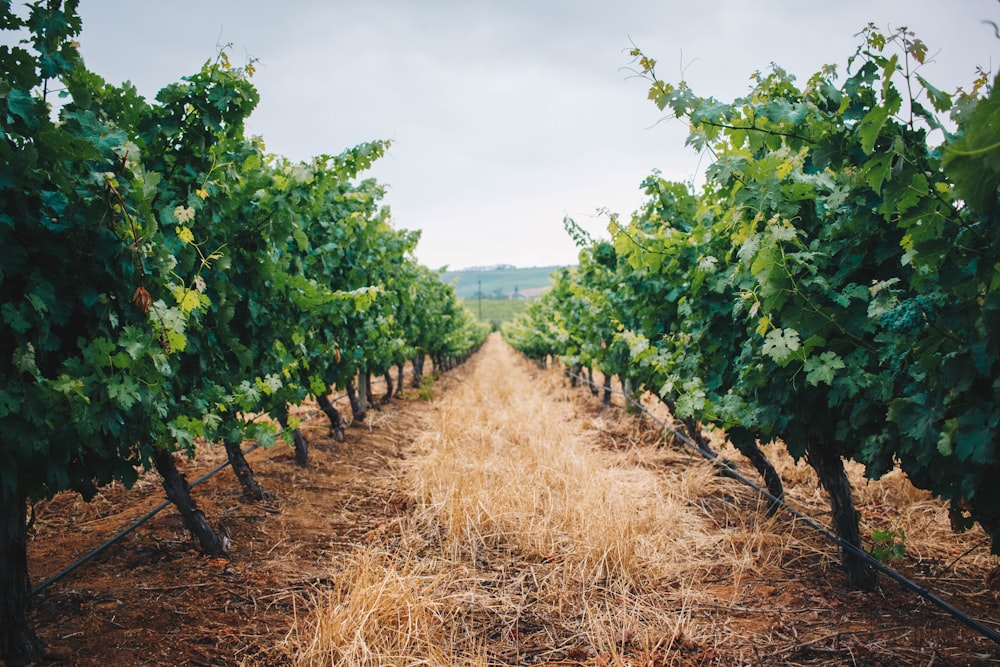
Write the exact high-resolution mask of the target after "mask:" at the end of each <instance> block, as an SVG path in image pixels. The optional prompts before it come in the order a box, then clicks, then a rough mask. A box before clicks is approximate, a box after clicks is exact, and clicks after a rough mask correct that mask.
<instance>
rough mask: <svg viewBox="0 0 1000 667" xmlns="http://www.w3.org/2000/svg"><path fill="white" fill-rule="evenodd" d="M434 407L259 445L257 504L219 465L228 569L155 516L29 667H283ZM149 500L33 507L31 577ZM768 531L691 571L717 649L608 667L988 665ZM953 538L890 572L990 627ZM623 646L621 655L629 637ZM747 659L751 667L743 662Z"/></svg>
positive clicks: (114, 554) (59, 598)
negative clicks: (738, 553) (746, 573)
mask: <svg viewBox="0 0 1000 667" xmlns="http://www.w3.org/2000/svg"><path fill="white" fill-rule="evenodd" d="M471 363H473V364H474V363H476V361H475V359H474V360H473V361H472V362H471ZM468 370H469V369H468V368H460V369H457V370H455V371H452V372H450V373H448V374H446V375H445V376H444V377H442V378H440V379H439V380H438V383H437V384H436V385H435V387H434V391H435V393H436V394H438V393H442V392H448V391H449V388H450V387H452V386H454V384H455V383H457V382H461V381H462V378H463V376H464V374H466V373H467V372H468ZM552 372H554V371H549V373H552ZM563 391H564V393H565V395H563V396H560V397H559V398H560V399H561V400H571V401H574V402H575V405H577V408H576V410H577V413H578V415H579V417H580V419H584V420H588V421H589V422H591V423H592V424H593V425H596V426H600V427H601V432H602V435H601V436H600V437H599V442H597V443H595V444H599V445H600V446H603V447H606V448H608V449H615V450H622V449H629V448H631V449H642V448H645V449H647V450H649V451H656V452H659V453H658V454H657V456H656V457H655V459H656V461H657V465H658V466H663V469H664V470H671V469H676V468H677V467H680V466H686V465H690V464H691V462H692V459H691V457H690V456H689V455H687V454H686V453H684V452H682V451H680V450H674V449H672V448H669V447H668V448H666V449H661V450H657V449H656V448H657V447H658V446H659V445H661V444H662V442H663V439H662V438H661V437H660V436H659V434H658V431H657V430H656V429H655V428H654V425H653V424H652V423H651V422H650V421H649V420H646V421H645V422H643V423H637V422H636V421H635V420H634V418H631V417H621V416H620V415H619V413H620V410H618V409H616V408H612V409H610V410H601V408H600V405H599V399H592V398H591V397H590V396H589V394H587V393H586V392H584V391H583V390H572V392H571V390H570V389H568V388H565V389H564V390H563ZM339 407H341V409H342V410H343V409H344V407H343V405H340V406H339ZM434 409H435V403H434V402H428V401H423V400H420V399H419V398H418V397H417V396H416V395H415V394H410V395H408V396H407V398H406V399H405V400H402V401H399V400H396V401H393V402H392V403H390V404H389V405H388V406H386V407H385V408H384V410H383V411H382V412H376V413H372V416H371V417H370V420H369V422H368V423H365V424H361V425H356V426H352V427H351V428H349V429H348V433H347V441H346V442H345V443H338V442H335V441H333V440H332V439H330V437H329V436H328V433H327V427H326V423H325V417H323V416H322V415H319V416H315V415H311V416H310V415H308V414H307V416H308V417H309V418H308V419H307V420H306V422H305V426H304V431H305V433H306V435H307V437H308V438H309V441H310V445H311V449H310V465H309V467H308V468H307V469H303V468H299V467H297V466H296V465H295V463H294V459H293V455H292V452H291V450H290V448H287V447H283V446H278V447H275V448H272V449H270V450H267V451H265V450H261V449H258V450H256V451H254V452H253V453H251V455H250V456H249V457H248V458H249V460H250V463H251V465H252V466H253V468H254V471H255V473H256V475H257V478H258V480H259V481H260V482H261V484H262V485H263V486H264V488H265V489H266V490H267V491H268V492H269V493H270V494H272V495H273V499H272V500H270V501H268V502H264V503H248V502H245V501H244V500H242V499H241V495H240V489H239V486H238V484H237V483H236V480H235V479H234V477H233V474H232V472H231V471H229V470H225V471H223V472H222V473H221V474H219V475H216V476H215V477H213V478H211V479H210V480H208V481H207V482H205V483H204V484H202V485H200V486H198V487H197V488H196V489H195V490H194V492H193V493H194V496H195V498H196V501H197V502H198V503H199V505H200V507H201V508H202V509H203V510H204V511H205V513H206V515H207V516H208V517H209V518H210V519H211V520H212V522H213V523H216V522H217V523H219V524H220V525H221V526H223V528H224V530H225V531H226V533H227V534H228V535H229V537H230V539H231V541H232V551H231V555H230V557H229V558H226V559H211V558H207V557H205V556H202V555H201V554H200V553H199V552H198V551H197V549H196V548H195V545H194V543H193V542H192V540H191V538H190V537H189V535H188V534H187V532H186V531H185V529H184V527H183V525H182V524H181V521H180V517H179V515H178V514H177V513H176V512H175V511H174V510H173V508H168V509H166V510H164V511H163V512H161V513H159V514H158V515H156V516H155V517H154V518H153V519H152V520H150V521H149V522H147V523H146V524H144V525H143V526H141V527H140V528H138V529H137V530H135V531H134V532H132V533H131V534H130V535H128V536H127V537H126V538H125V539H124V540H123V541H122V542H120V543H118V544H116V545H114V546H112V547H110V548H109V549H108V550H107V551H105V552H104V553H103V554H102V555H100V556H98V557H97V558H96V559H95V560H93V561H91V562H89V563H87V564H85V565H83V566H82V567H81V568H79V569H77V570H76V571H74V572H73V573H71V574H69V575H68V576H67V577H65V578H64V579H62V580H60V581H58V582H57V583H55V584H53V585H52V586H50V587H48V588H46V589H45V590H44V591H42V592H41V593H40V594H38V595H37V596H36V598H35V600H34V609H33V612H32V619H33V622H34V625H35V629H36V631H37V632H38V634H39V635H40V637H41V638H42V639H43V640H44V641H45V642H46V643H47V644H48V652H47V654H46V656H45V658H44V659H43V660H40V661H39V663H38V664H39V665H79V666H81V667H83V666H91V665H93V666H97V665H102V666H103V665H247V666H255V665H256V666H260V665H281V664H289V662H290V660H291V656H289V655H287V654H285V653H283V652H282V650H281V649H279V648H276V647H278V646H279V645H280V644H281V642H282V641H283V640H284V639H285V638H286V637H287V636H288V634H289V632H290V629H291V628H292V626H293V623H294V621H295V619H296V618H301V617H303V616H305V615H308V614H309V611H310V610H309V609H307V608H306V605H307V604H308V600H310V599H311V593H312V592H313V591H315V590H316V587H317V586H322V585H323V584H325V583H327V580H328V579H329V577H330V576H331V574H330V568H329V563H330V561H331V559H332V560H336V559H337V557H338V554H348V553H350V552H352V551H354V550H355V549H356V547H357V546H358V545H365V544H384V543H385V542H386V539H387V537H388V536H389V534H391V533H393V532H394V531H398V530H399V525H400V522H399V518H400V517H401V516H403V515H405V514H406V513H407V512H409V511H410V509H411V504H412V503H411V501H409V500H408V499H407V497H406V496H405V495H404V494H403V492H402V491H401V490H400V489H401V488H402V487H401V485H400V483H399V478H398V475H399V473H398V470H397V466H395V463H396V462H398V461H400V460H401V459H402V458H404V457H405V456H407V453H408V451H409V447H410V445H411V444H412V443H413V442H414V441H415V440H416V439H417V437H418V436H419V434H420V433H421V432H422V429H424V428H426V424H427V423H428V420H429V416H430V415H431V414H432V412H433V411H434ZM223 459H224V452H223V451H222V450H221V448H215V449H206V450H205V451H204V452H200V453H199V457H198V458H197V459H196V460H195V461H193V462H184V463H183V466H184V468H183V469H184V471H185V474H186V475H187V476H188V479H189V480H193V479H194V478H196V477H197V476H198V475H200V474H201V473H202V472H203V471H205V470H208V469H211V468H213V467H214V466H215V465H217V464H218V463H219V462H221V461H222V460H223ZM809 484H810V483H809V482H805V483H803V484H802V485H801V486H802V487H803V489H805V490H804V491H803V492H802V493H801V494H800V495H801V497H803V498H806V501H808V498H810V497H812V498H813V499H814V502H813V504H812V506H810V507H809V510H810V514H812V515H813V516H817V517H818V518H820V519H821V520H823V521H825V520H826V518H827V517H826V515H825V514H824V505H823V502H822V498H821V497H820V494H819V493H818V492H816V491H815V488H814V485H813V487H812V488H810V487H809ZM790 486H793V484H790ZM719 488H722V489H723V490H722V491H716V492H715V493H714V494H713V495H709V496H706V497H705V498H704V499H703V501H702V503H703V506H704V509H705V511H706V512H707V513H709V514H710V515H711V516H713V517H716V518H717V524H718V526H717V527H718V530H719V531H726V530H728V529H729V528H730V527H731V526H732V525H734V524H736V523H738V522H739V521H741V519H739V517H740V516H746V515H747V514H748V513H749V514H753V513H755V512H759V511H760V509H761V503H760V502H759V501H758V500H757V499H756V498H755V496H754V493H753V492H752V491H750V490H747V489H745V488H744V487H741V486H739V485H737V484H736V483H729V482H728V481H727V482H726V483H725V485H723V486H721V487H719ZM869 496H874V494H869V495H868V496H866V497H869ZM162 498H163V494H162V490H161V488H160V486H159V484H158V481H157V480H156V479H155V478H153V477H151V478H149V479H144V480H142V481H141V482H140V483H139V484H138V485H137V486H136V487H135V488H133V489H131V490H125V489H123V488H120V487H112V488H109V489H107V490H105V492H104V493H102V494H101V495H100V496H99V497H98V498H96V499H95V500H94V501H92V502H91V503H84V502H83V501H81V500H80V499H79V498H78V497H74V496H71V495H62V496H59V497H57V498H55V499H53V500H52V501H49V502H45V503H39V504H37V505H36V506H35V524H34V531H33V538H32V541H31V543H30V545H29V560H30V564H29V567H30V571H31V572H32V574H33V579H34V581H35V582H39V581H42V580H43V579H45V578H46V577H48V576H51V575H52V574H54V573H56V572H58V571H59V570H61V569H62V568H63V567H65V566H66V565H68V564H69V563H71V562H73V561H74V560H75V559H76V558H78V557H79V556H81V555H82V554H84V553H87V552H88V551H90V550H91V549H93V548H95V547H96V546H98V545H100V544H102V543H103V542H104V541H105V540H107V539H108V538H109V537H111V536H112V535H114V534H115V533H116V532H117V531H119V530H121V529H122V528H123V527H125V526H127V525H129V524H131V523H132V522H133V521H135V520H136V519H138V518H139V517H141V516H143V515H144V514H145V513H146V512H148V511H149V509H151V508H152V507H155V506H156V505H158V504H159V503H160V502H162ZM862 505H863V506H862V507H861V511H862V512H863V513H864V514H865V515H866V516H873V515H874V516H876V517H878V516H890V517H891V516H893V515H894V514H895V513H898V512H899V511H900V508H896V507H880V506H877V505H873V504H871V503H870V502H869V503H868V504H864V503H862ZM767 525H769V526H770V529H771V530H773V531H774V533H776V534H781V535H785V536H786V537H782V539H783V540H786V541H787V542H788V544H789V545H790V548H789V549H788V550H786V552H785V554H784V556H783V557H782V562H781V570H780V571H781V572H782V573H783V574H782V576H781V577H778V578H775V577H769V578H768V579H766V580H762V579H760V578H757V579H754V578H741V579H740V580H739V583H738V584H736V583H734V581H733V579H732V577H730V576H729V574H730V573H728V572H727V571H726V566H725V565H722V564H713V563H705V564H703V565H704V568H703V571H704V576H703V577H702V580H701V581H700V582H699V585H700V586H702V587H703V588H704V590H710V591H714V592H715V598H716V599H717V600H718V604H701V605H700V606H699V607H698V608H687V609H683V610H678V612H679V613H683V614H685V615H687V616H689V617H691V618H694V619H701V618H705V619H711V621H712V622H713V623H716V624H718V625H719V627H725V628H726V632H725V633H724V634H720V636H719V637H718V638H717V640H716V641H707V640H705V638H703V637H699V638H690V639H685V638H684V637H680V638H677V639H676V640H675V641H674V643H673V646H672V648H671V649H670V651H669V652H668V653H666V656H667V657H664V655H663V654H658V655H657V656H655V657H654V656H651V655H646V656H643V655H639V654H633V655H628V654H629V652H628V651H627V650H625V651H623V653H624V654H625V656H626V657H625V658H624V659H619V660H621V662H620V664H629V665H649V666H650V667H659V666H662V665H667V664H674V665H682V666H687V665H730V664H762V665H852V664H856V665H869V666H875V665H910V664H912V665H928V666H929V665H934V666H937V667H940V666H942V665H977V664H1000V646H998V645H996V644H995V643H993V642H992V641H990V640H988V639H984V638H982V637H980V636H978V635H977V634H975V633H973V632H971V631H969V630H967V629H966V628H964V627H963V626H961V625H959V624H958V623H957V622H956V621H954V620H953V619H952V618H951V617H950V616H947V615H946V614H944V613H942V612H941V611H939V610H938V609H937V608H936V607H934V606H932V605H930V604H928V603H927V602H925V601H923V600H921V599H920V598H919V597H917V596H916V595H914V594H913V593H910V592H908V591H906V590H904V589H902V588H901V587H900V586H898V585H897V584H894V583H892V582H888V581H886V580H885V578H884V577H883V578H881V587H880V589H879V590H878V591H876V592H875V593H857V592H851V591H849V590H847V588H846V585H845V579H846V578H845V576H844V574H843V573H842V571H841V568H840V567H839V564H838V563H837V553H836V550H835V548H834V547H832V546H831V545H829V544H828V543H826V542H825V541H824V540H823V539H822V538H821V537H818V536H817V535H816V534H815V533H814V532H812V531H810V530H809V529H807V528H805V527H803V526H801V525H795V524H794V522H793V521H792V520H790V519H787V518H781V517H779V518H777V519H775V520H774V522H773V523H771V524H767ZM789 535H790V537H789ZM967 543H968V542H959V541H956V542H955V544H954V545H952V546H950V547H946V548H943V549H942V550H940V551H936V552H934V553H928V554H926V555H919V554H918V555H917V557H911V558H908V559H906V560H905V561H903V562H902V563H895V564H894V566H896V567H898V568H899V569H900V570H901V571H902V572H904V573H905V574H907V575H908V576H912V577H914V578H915V579H917V580H918V582H920V583H921V584H922V585H924V586H927V587H929V588H931V589H933V590H934V591H935V592H936V593H937V594H938V595H940V596H941V597H943V598H945V599H947V600H949V601H951V602H952V603H953V604H955V605H956V606H958V607H959V608H961V609H963V610H966V611H968V612H970V613H971V614H972V615H973V616H975V617H977V618H979V619H981V620H983V621H984V622H986V623H987V624H988V625H990V626H991V627H994V628H1000V622H996V619H1000V603H998V597H997V594H996V593H995V592H994V591H993V590H990V587H989V585H988V583H987V575H988V573H989V570H990V567H991V566H992V562H993V561H992V559H990V558H989V557H986V556H982V555H981V554H983V553H984V552H985V551H986V547H985V546H980V547H979V549H978V552H977V553H979V554H980V556H979V557H976V558H973V556H963V555H962V552H963V551H965V550H966V547H965V545H966V544H967ZM948 554H954V556H953V557H949V556H948ZM973 555H975V554H973ZM952 561H954V562H952ZM500 570H502V571H503V572H507V573H509V575H510V576H511V577H516V576H518V572H519V568H518V567H515V566H513V565H512V564H511V566H510V567H503V568H500V569H499V570H498V571H500ZM498 585H499V584H498ZM522 632H523V629H522ZM576 639H578V638H573V637H556V638H553V641H552V643H551V645H549V646H548V647H547V648H548V650H546V651H544V652H542V651H539V652H533V653H532V654H530V655H525V654H522V656H521V660H522V661H523V662H519V663H518V664H547V665H608V664H616V663H615V662H613V661H612V660H611V659H610V658H609V657H608V656H602V655H594V654H593V652H592V651H589V650H588V647H587V646H586V645H582V644H581V643H580V642H579V641H575V640H576ZM622 644H623V646H624V645H627V638H624V637H623V640H622ZM748 655H753V656H755V657H754V658H753V659H752V660H750V661H749V662H748V661H747V658H746V656H748ZM737 656H739V661H737ZM496 664H501V663H496ZM0 667H2V663H0Z"/></svg>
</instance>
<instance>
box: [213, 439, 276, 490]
mask: <svg viewBox="0 0 1000 667" xmlns="http://www.w3.org/2000/svg"><path fill="white" fill-rule="evenodd" d="M223 444H224V445H225V447H226V456H227V457H228V458H229V465H230V466H231V467H232V469H233V473H235V475H236V479H237V480H239V482H240V486H241V487H243V497H244V498H247V499H249V500H264V499H265V498H266V497H267V494H266V493H265V492H264V487H262V486H261V485H260V484H259V483H258V482H257V479H256V478H255V477H254V475H253V469H252V468H251V467H250V464H249V463H247V459H246V457H245V456H243V450H242V449H241V445H242V444H243V443H242V442H240V441H238V440H230V439H229V438H226V439H225V440H224V441H223Z"/></svg>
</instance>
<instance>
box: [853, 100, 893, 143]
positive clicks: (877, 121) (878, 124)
mask: <svg viewBox="0 0 1000 667" xmlns="http://www.w3.org/2000/svg"><path fill="white" fill-rule="evenodd" d="M887 120H889V109H888V107H884V106H878V107H875V108H874V109H872V110H871V111H869V112H868V113H867V114H865V117H864V118H862V119H861V122H860V123H859V124H858V135H859V136H860V137H861V150H863V151H864V152H865V153H866V154H867V155H871V154H872V152H874V150H875V142H876V141H877V140H878V137H879V133H880V132H881V131H882V127H883V126H884V125H885V122H886V121H887Z"/></svg>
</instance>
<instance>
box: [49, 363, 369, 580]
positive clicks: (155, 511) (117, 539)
mask: <svg viewBox="0 0 1000 667" xmlns="http://www.w3.org/2000/svg"><path fill="white" fill-rule="evenodd" d="M372 379H373V381H375V382H383V383H384V382H385V378H384V377H380V376H376V377H374V378H372ZM344 398H347V392H344V393H343V394H340V395H338V396H335V397H334V398H331V399H330V402H331V403H336V402H337V401H340V400H342V399H344ZM320 412H322V411H321V410H316V411H314V412H310V413H309V414H307V415H306V416H305V417H303V418H302V421H308V420H310V419H312V418H313V417H315V416H316V415H318V414H319V413H320ZM260 446H261V445H260V443H259V442H258V443H257V444H255V445H253V446H251V447H248V448H247V450H246V451H245V452H243V455H244V456H246V455H247V454H249V453H250V452H252V451H254V450H255V449H257V448H258V447H260ZM228 466H229V460H228V459H227V460H226V461H225V462H224V463H220V464H219V465H218V466H216V467H215V468H213V469H212V470H209V471H208V472H207V473H205V474H204V475H202V476H201V477H199V478H198V479H196V480H195V481H193V482H191V483H190V484H189V485H188V489H193V488H194V487H196V486H198V485H199V484H201V483H202V482H204V481H206V480H208V479H210V478H212V477H214V476H215V475H217V474H218V473H220V472H222V471H223V470H225V469H226V468H227V467H228ZM170 505H171V502H170V501H169V500H164V501H163V502H162V503H160V504H159V505H157V506H156V507H154V508H153V509H151V510H150V511H149V512H147V513H146V514H145V515H144V516H142V517H141V518H140V519H138V520H137V521H135V522H134V523H132V524H131V525H129V526H128V527H126V528H123V529H122V530H121V531H119V532H118V533H117V534H116V535H115V536H114V537H112V538H111V539H110V540H108V541H107V542H105V543H104V544H102V545H100V546H99V547H97V548H96V549H93V550H92V551H90V552H89V553H87V554H86V555H84V556H81V557H80V558H79V559H78V560H77V561H75V562H74V563H72V564H70V565H67V566H66V567H65V568H63V569H62V570H60V571H59V572H57V573H56V574H54V575H52V576H51V577H49V578H48V579H46V580H44V581H42V582H41V583H39V584H38V585H37V586H35V587H34V588H32V589H31V595H35V594H37V593H40V592H41V591H43V590H45V589H46V588H48V587H49V586H51V585H52V584H54V583H56V582H57V581H59V580H60V579H62V578H63V577H65V576H66V575H68V574H70V573H71V572H73V571H74V570H76V569H77V568H79V567H80V566H81V565H84V564H86V563H88V562H90V561H91V560H93V559H94V558H96V557H97V556H100V555H101V554H102V553H104V552H105V551H106V550H107V549H108V548H110V547H112V546H114V545H115V544H117V543H119V542H121V541H122V540H123V539H125V538H126V537H127V536H128V534H129V533H131V532H132V531H134V530H136V529H137V528H139V527H140V526H141V525H142V524H144V523H146V522H147V521H149V520H150V519H152V518H153V517H154V516H156V515H157V514H159V513H160V512H162V511H163V510H165V509H166V508H167V507H169V506H170Z"/></svg>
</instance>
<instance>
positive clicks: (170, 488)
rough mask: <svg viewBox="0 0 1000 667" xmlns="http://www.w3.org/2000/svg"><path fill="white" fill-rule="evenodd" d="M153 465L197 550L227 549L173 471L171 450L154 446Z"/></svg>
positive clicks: (217, 553) (214, 551)
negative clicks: (195, 542)
mask: <svg viewBox="0 0 1000 667" xmlns="http://www.w3.org/2000/svg"><path fill="white" fill-rule="evenodd" d="M153 465H155V466H156V471H157V472H158V473H160V477H162V478H163V490H164V491H166V492H167V498H169V499H170V502H172V503H173V504H174V506H175V507H177V510H178V511H179V512H180V513H181V517H183V519H184V525H185V526H187V529H188V530H189V531H190V532H191V534H192V535H193V536H194V537H195V538H196V539H197V540H198V544H199V545H200V546H201V550H202V551H203V552H204V553H206V554H207V555H209V556H222V555H223V554H225V553H226V551H227V545H226V542H225V541H224V540H223V539H222V536H221V535H220V534H219V533H218V532H217V531H216V530H215V529H214V528H212V526H211V524H209V523H208V519H206V518H205V514H204V512H202V511H201V510H200V509H198V506H197V505H196V504H195V502H194V498H192V497H191V489H190V487H189V486H188V483H187V480H186V479H185V478H184V475H182V474H181V472H180V471H179V470H177V465H176V464H175V463H174V454H173V452H168V451H167V450H165V449H157V450H156V453H154V454H153Z"/></svg>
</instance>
